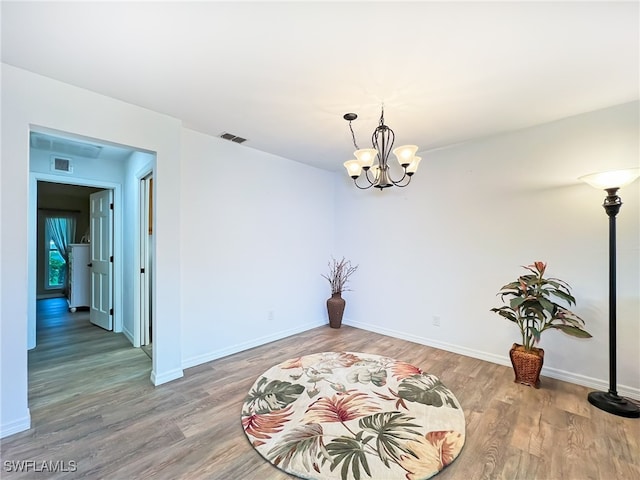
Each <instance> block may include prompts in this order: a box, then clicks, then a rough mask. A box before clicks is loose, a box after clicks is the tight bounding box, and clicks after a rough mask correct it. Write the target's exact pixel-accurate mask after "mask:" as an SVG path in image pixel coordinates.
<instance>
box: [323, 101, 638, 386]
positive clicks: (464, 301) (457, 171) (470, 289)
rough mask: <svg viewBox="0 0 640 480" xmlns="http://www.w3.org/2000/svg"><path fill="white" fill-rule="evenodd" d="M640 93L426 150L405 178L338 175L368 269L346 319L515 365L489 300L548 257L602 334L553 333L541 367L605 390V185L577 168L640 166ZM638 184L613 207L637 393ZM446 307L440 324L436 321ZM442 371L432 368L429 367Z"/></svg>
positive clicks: (347, 230)
mask: <svg viewBox="0 0 640 480" xmlns="http://www.w3.org/2000/svg"><path fill="white" fill-rule="evenodd" d="M638 113H639V109H638V103H637V102H634V103H631V104H625V105H621V106H617V107H613V108H609V109H606V110H602V111H597V112H593V113H589V114H585V115H580V116H576V117H572V118H568V119H565V120H562V121H558V122H554V123H550V124H546V125H542V126H538V127H535V128H530V129H526V130H522V131H517V132H513V133H509V134H505V135H499V136H495V137H492V138H487V139H482V140H478V141H472V142H468V143H465V144H461V145H457V146H453V147H450V148H447V149H442V150H438V151H432V152H423V153H422V157H423V160H422V163H421V166H420V170H419V171H418V173H417V174H416V176H415V179H414V181H413V182H412V184H411V185H410V186H409V187H407V188H406V189H391V190H389V191H383V192H378V191H370V190H369V191H360V190H356V189H355V188H354V187H353V186H352V185H351V184H350V183H349V179H343V182H341V185H342V188H340V189H339V194H338V201H339V203H340V204H341V206H342V209H341V210H340V211H339V212H338V214H337V226H336V230H337V232H338V245H341V246H343V250H344V251H345V252H346V253H347V254H348V256H349V258H350V259H351V260H352V261H354V262H355V263H359V264H360V270H359V271H358V272H357V274H356V275H355V276H354V277H352V278H353V282H352V285H353V288H354V291H353V292H350V294H349V299H348V307H347V312H346V315H347V317H348V318H347V319H346V322H347V323H351V324H353V325H357V326H360V327H363V328H367V329H371V330H374V331H379V332H382V333H386V334H389V335H392V336H396V337H400V338H408V339H411V340H414V341H417V342H419V343H423V344H428V345H434V346H438V347H441V348H444V349H447V350H451V351H457V352H460V353H463V354H467V355H471V356H475V357H479V358H485V359H488V360H492V361H496V362H499V363H504V364H509V361H508V355H507V352H508V350H509V348H510V346H511V343H512V342H514V341H518V340H519V332H518V330H517V327H515V326H514V325H512V324H511V323H509V322H508V321H507V320H504V319H502V318H501V317H498V316H497V315H496V314H494V313H492V312H490V311H489V309H490V308H492V307H494V306H499V305H500V303H499V299H498V298H497V297H496V296H495V294H496V292H497V291H498V290H499V288H500V287H501V286H502V285H504V284H505V283H507V282H509V281H511V280H515V278H516V277H517V276H518V275H520V274H521V273H522V269H521V268H520V266H521V265H525V264H530V263H532V262H533V261H535V260H542V261H546V262H548V273H549V274H550V275H553V276H556V277H559V278H562V279H564V280H566V281H567V282H569V283H570V284H571V286H572V287H573V293H574V295H575V297H576V299H577V307H576V308H575V309H574V310H575V311H576V313H578V314H579V315H581V316H582V317H583V318H584V319H585V321H586V322H587V326H588V330H589V331H590V333H591V334H592V335H593V337H594V338H592V339H588V340H583V339H576V338H574V337H569V336H566V335H564V334H562V333H561V332H556V331H550V332H545V333H544V334H543V337H542V342H541V344H540V346H541V347H543V348H544V349H545V351H546V354H545V368H544V370H543V375H550V376H554V377H557V378H562V379H566V380H569V381H572V382H575V383H579V384H583V385H587V386H593V387H597V388H604V389H605V390H606V389H607V386H608V382H609V376H608V372H609V370H608V365H609V364H608V217H607V216H606V214H605V212H604V210H603V208H602V207H601V205H602V201H603V199H604V197H605V192H600V191H598V190H595V189H593V188H592V187H590V186H588V185H587V184H585V183H582V182H580V181H579V180H577V178H578V177H579V176H581V175H584V174H588V173H592V172H596V171H602V170H610V169H617V168H630V167H634V166H638V165H639V160H638V152H639V139H638V131H639V124H638V118H639V117H638ZM639 190H640V182H635V183H634V184H632V185H630V186H628V187H626V188H624V189H622V190H621V191H620V195H621V197H622V201H623V202H624V205H623V206H622V209H621V211H620V214H619V215H618V230H617V233H618V242H617V250H618V262H617V265H618V276H617V279H618V370H617V372H618V387H619V391H620V392H623V393H625V394H626V395H631V396H634V397H636V398H640V375H639V367H638V365H640V348H639V344H640V330H639V328H640V327H639V322H638V319H639V318H640V299H639V296H640V282H639V272H640V261H639V249H640V248H639V247H640V241H639V218H640V215H639V203H640V200H639V198H638V193H639ZM434 316H439V317H440V321H441V326H440V327H436V326H434V325H433V317H434ZM434 373H437V372H434Z"/></svg>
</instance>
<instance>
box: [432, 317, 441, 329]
mask: <svg viewBox="0 0 640 480" xmlns="http://www.w3.org/2000/svg"><path fill="white" fill-rule="evenodd" d="M433 326H434V327H439V326H440V316H439V315H434V316H433Z"/></svg>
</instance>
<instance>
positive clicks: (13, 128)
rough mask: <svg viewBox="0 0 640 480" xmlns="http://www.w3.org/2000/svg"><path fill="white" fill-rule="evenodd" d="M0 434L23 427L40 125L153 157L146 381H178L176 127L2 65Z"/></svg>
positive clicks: (26, 420) (166, 119)
mask: <svg viewBox="0 0 640 480" xmlns="http://www.w3.org/2000/svg"><path fill="white" fill-rule="evenodd" d="M1 108H2V112H1V113H2V146H1V153H2V164H1V170H2V182H3V183H2V192H1V193H0V195H1V196H2V211H1V218H0V221H1V223H2V225H3V229H2V242H1V245H2V247H1V248H2V251H1V261H0V278H2V281H1V285H2V299H3V300H6V299H11V301H10V302H8V301H3V302H2V305H1V306H0V325H1V335H2V339H1V347H2V348H1V352H0V360H1V363H0V377H1V379H0V404H1V405H2V409H1V411H0V436H6V435H10V434H11V433H14V432H17V431H20V430H23V429H25V428H28V427H29V423H30V418H29V409H28V403H27V303H28V302H27V273H28V271H27V268H28V267H27V266H28V261H27V259H28V238H27V232H28V225H27V218H28V190H29V187H28V185H29V181H28V178H29V131H30V129H32V128H34V127H35V128H39V127H44V128H48V129H53V130H58V131H62V132H70V133H73V134H77V135H81V136H84V137H89V138H95V139H100V140H106V141H109V142H113V143H116V144H120V145H127V146H132V147H135V148H140V149H143V150H146V151H151V152H156V154H157V165H156V167H157V171H156V179H155V185H156V187H157V190H156V191H157V197H156V202H157V203H156V208H157V209H158V210H159V211H162V216H161V217H160V218H157V219H156V268H155V270H154V272H155V274H156V280H155V281H154V284H155V285H156V295H155V301H156V304H155V305H154V311H155V312H156V318H155V319H154V320H155V333H156V339H155V342H154V349H155V353H156V354H155V355H154V358H153V367H152V381H153V382H154V383H155V384H159V383H163V382H166V381H169V380H172V379H174V378H177V377H179V376H181V375H182V366H181V361H182V355H181V352H180V347H181V342H180V332H181V328H180V309H179V303H180V289H181V286H180V284H179V283H177V282H175V279H176V278H179V275H180V244H179V242H180V234H179V226H180V160H179V159H180V128H181V124H180V121H179V120H177V119H174V118H170V117H167V116H165V115H161V114H158V113H155V112H151V111H149V110H145V109H143V108H140V107H137V106H133V105H130V104H126V103H124V102H120V101H117V100H114V99H111V98H108V97H105V96H102V95H97V94H95V93H92V92H89V91H86V90H82V89H79V88H75V87H73V86H70V85H66V84H64V83H61V82H57V81H53V80H51V79H47V78H45V77H42V76H39V75H34V74H32V73H30V72H27V71H25V70H21V69H17V68H15V67H12V66H9V65H6V64H2V107H1Z"/></svg>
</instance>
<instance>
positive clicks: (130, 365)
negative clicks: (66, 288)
mask: <svg viewBox="0 0 640 480" xmlns="http://www.w3.org/2000/svg"><path fill="white" fill-rule="evenodd" d="M36 338H37V346H36V348H35V349H33V350H30V351H29V408H30V410H31V423H32V426H34V427H36V428H40V427H41V425H39V420H41V419H44V418H45V416H44V415H41V414H40V413H41V412H42V413H44V412H45V411H46V418H48V419H50V420H52V418H51V410H55V411H56V412H63V411H65V410H66V409H69V413H70V414H71V412H72V411H73V409H74V408H77V406H78V405H77V403H76V402H78V401H82V403H87V400H88V397H91V396H98V397H100V396H101V395H102V394H104V393H105V392H106V391H107V390H113V389H114V388H115V389H116V390H117V386H118V385H119V384H124V383H128V382H142V383H147V384H149V386H151V384H150V382H149V375H150V372H151V361H150V359H149V357H148V356H147V355H145V354H144V352H143V351H142V350H140V349H136V348H133V347H132V346H131V343H130V342H129V340H127V338H126V337H125V336H124V335H123V334H121V333H113V332H108V331H106V330H103V329H101V328H100V327H97V326H95V325H93V324H92V323H90V322H89V311H88V310H82V311H80V310H79V311H76V312H74V313H71V312H69V310H68V308H67V302H66V300H65V299H64V298H53V299H46V300H38V302H37V306H36Z"/></svg>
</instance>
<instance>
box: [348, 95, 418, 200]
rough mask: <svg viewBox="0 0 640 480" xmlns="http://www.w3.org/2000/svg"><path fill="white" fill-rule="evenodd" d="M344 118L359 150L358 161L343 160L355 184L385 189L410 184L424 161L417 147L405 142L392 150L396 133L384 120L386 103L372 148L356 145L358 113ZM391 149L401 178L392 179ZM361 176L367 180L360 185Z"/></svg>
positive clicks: (357, 150) (359, 186)
mask: <svg viewBox="0 0 640 480" xmlns="http://www.w3.org/2000/svg"><path fill="white" fill-rule="evenodd" d="M343 118H344V119H345V120H347V121H348V122H349V129H350V130H351V137H352V139H353V145H354V147H356V151H355V152H354V153H353V154H354V156H355V157H356V158H355V160H353V159H352V160H347V161H346V162H344V167H345V168H346V169H347V174H348V175H349V176H350V177H351V178H353V181H354V183H355V185H356V187H358V188H360V189H362V190H365V189H367V188H371V187H375V188H379V189H380V190H382V189H384V188H388V187H394V186H395V187H406V186H407V185H409V182H410V181H411V177H412V176H413V174H414V173H416V171H417V170H418V165H419V164H420V160H421V158H420V157H417V156H416V152H417V151H418V146H417V145H403V146H401V147H397V148H395V149H393V144H394V141H395V133H394V132H393V130H392V129H391V128H390V127H389V126H387V125H385V123H384V106H383V107H382V111H381V113H380V121H379V123H378V126H377V127H376V129H375V130H374V131H373V134H372V135H371V144H372V147H373V148H358V145H357V144H356V137H355V134H354V133H353V127H352V126H351V122H352V121H353V120H355V119H356V118H358V116H357V115H356V114H355V113H346V114H345V115H344V117H343ZM392 151H393V154H394V155H395V156H396V158H397V160H398V164H399V165H400V167H401V168H402V177H401V178H399V179H398V180H394V179H393V178H392V175H391V172H390V169H389V154H390V153H391V152H392ZM363 172H364V174H363ZM361 177H364V182H365V183H366V184H365V185H364V186H361V185H359V184H358V179H359V178H361Z"/></svg>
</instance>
